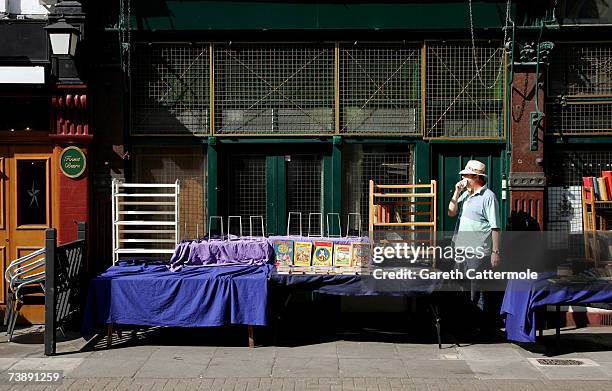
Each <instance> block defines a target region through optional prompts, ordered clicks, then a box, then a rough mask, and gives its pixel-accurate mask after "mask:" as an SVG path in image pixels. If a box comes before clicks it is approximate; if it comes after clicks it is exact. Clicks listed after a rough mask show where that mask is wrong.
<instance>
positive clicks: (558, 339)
mask: <svg viewBox="0 0 612 391" xmlns="http://www.w3.org/2000/svg"><path fill="white" fill-rule="evenodd" d="M555 317H556V318H557V327H556V330H555V348H556V349H557V352H559V343H560V342H561V306H560V305H559V304H557V305H556V306H555Z"/></svg>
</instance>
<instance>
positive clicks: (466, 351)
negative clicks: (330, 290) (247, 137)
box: [0, 328, 612, 391]
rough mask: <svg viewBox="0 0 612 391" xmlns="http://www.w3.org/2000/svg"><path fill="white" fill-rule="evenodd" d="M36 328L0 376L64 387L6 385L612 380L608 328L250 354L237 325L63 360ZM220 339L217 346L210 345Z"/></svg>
mask: <svg viewBox="0 0 612 391" xmlns="http://www.w3.org/2000/svg"><path fill="white" fill-rule="evenodd" d="M36 331H37V330H29V332H28V333H24V331H23V330H21V333H20V334H19V335H17V336H16V337H15V342H11V343H8V342H6V338H4V337H3V339H0V372H2V375H1V377H2V378H3V379H6V375H7V371H19V370H47V371H49V370H62V371H63V373H64V376H65V378H64V381H63V383H62V384H61V385H60V386H42V385H41V386H28V387H23V386H15V385H12V384H7V383H6V381H4V382H3V383H2V384H1V385H0V389H9V388H11V387H13V389H24V388H25V389H57V388H59V389H70V390H89V389H109V390H111V389H112V390H115V389H127V390H156V389H159V390H161V389H170V390H178V389H185V390H186V389H201V390H209V389H210V390H470V391H473V390H520V391H527V390H534V391H542V390H555V391H560V390H608V389H610V387H611V386H610V384H612V328H586V329H580V330H566V331H564V332H563V337H562V342H563V345H562V351H561V354H558V355H554V356H551V355H550V353H551V351H550V347H551V346H548V348H549V351H548V352H547V351H546V349H547V348H546V347H545V346H544V345H541V344H539V345H535V346H532V347H529V349H526V348H523V347H520V346H517V345H514V344H509V343H503V342H499V341H495V340H493V341H483V342H481V343H478V344H471V345H461V346H457V345H451V344H446V345H445V346H444V348H443V349H441V350H440V349H438V347H437V345H436V344H433V343H422V342H419V341H418V340H417V341H416V342H412V343H405V342H404V341H401V342H397V341H395V342H394V341H393V339H394V338H381V339H382V341H379V342H368V341H366V342H364V341H359V340H354V339H353V340H350V338H345V339H334V340H331V341H317V342H302V343H300V344H297V345H292V344H288V345H289V346H260V347H257V348H254V349H249V348H248V347H243V346H240V345H241V344H242V343H243V342H245V341H244V338H243V337H244V333H243V331H244V330H241V329H235V330H230V331H229V333H228V335H225V336H223V337H221V336H218V335H217V334H216V333H218V332H219V331H210V330H208V329H196V330H189V331H186V330H181V329H149V330H147V331H140V332H138V333H136V334H135V335H134V336H131V335H130V334H129V333H124V334H123V338H124V339H123V340H122V341H116V342H115V344H114V346H113V348H112V349H109V350H107V349H106V348H105V341H104V340H101V339H99V338H98V339H96V340H94V341H92V342H91V343H87V342H86V341H84V340H82V339H78V338H77V339H73V340H68V341H65V342H61V343H60V344H59V347H58V353H59V354H58V355H57V356H54V357H45V356H44V355H43V354H42V352H43V347H42V345H41V344H40V342H42V337H41V334H40V330H38V333H37V332H36ZM3 334H4V333H3ZM208 334H212V336H210V335H208ZM219 335H220V334H219ZM211 338H212V341H211ZM215 339H217V340H218V343H217V344H218V345H221V346H212V345H213V344H212V343H211V342H214V340H215ZM387 340H391V341H387ZM228 341H229V343H228ZM552 341H553V337H552V336H548V337H546V339H545V343H547V344H549V345H550V344H551V343H552ZM232 345H238V346H232ZM547 353H548V355H547ZM537 358H564V359H566V358H572V359H578V360H582V362H583V365H581V366H539V365H538V363H537V362H536V361H535V360H534V359H537Z"/></svg>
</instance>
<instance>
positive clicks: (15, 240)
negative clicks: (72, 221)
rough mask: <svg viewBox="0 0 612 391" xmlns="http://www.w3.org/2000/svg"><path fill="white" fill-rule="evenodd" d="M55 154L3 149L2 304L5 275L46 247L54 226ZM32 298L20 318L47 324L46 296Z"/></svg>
mask: <svg viewBox="0 0 612 391" xmlns="http://www.w3.org/2000/svg"><path fill="white" fill-rule="evenodd" d="M53 167H54V159H53V150H52V147H50V146H0V181H1V182H0V260H1V265H2V270H1V271H2V281H1V282H0V284H2V296H1V297H0V299H1V300H2V302H1V304H2V305H3V306H4V305H5V303H6V297H7V289H8V287H7V286H6V282H5V281H4V271H5V270H6V267H7V266H8V264H9V263H10V262H11V261H12V260H14V259H17V258H19V257H23V256H25V255H27V254H29V253H32V252H34V251H36V250H37V249H40V248H41V247H43V246H44V242H45V230H46V229H47V228H50V227H52V226H53V223H52V218H53V216H52V211H53V194H54V193H55V192H54V189H53V182H54V181H53V179H52V175H51V173H52V172H54V171H53ZM39 297H40V299H38V298H37V297H36V298H33V301H32V304H31V305H26V306H24V307H23V309H22V311H21V316H22V317H23V318H24V319H21V320H25V321H27V322H30V323H35V324H36V323H43V322H44V296H43V295H42V294H41V295H40V296H39Z"/></svg>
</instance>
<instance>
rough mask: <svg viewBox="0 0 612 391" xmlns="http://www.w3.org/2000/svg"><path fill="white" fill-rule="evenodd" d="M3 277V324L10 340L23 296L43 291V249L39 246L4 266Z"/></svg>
mask: <svg viewBox="0 0 612 391" xmlns="http://www.w3.org/2000/svg"><path fill="white" fill-rule="evenodd" d="M4 279H5V280H6V282H7V285H8V297H7V301H6V312H5V314H4V325H5V326H6V327H7V329H6V334H7V335H8V336H9V338H8V340H9V341H10V340H11V339H12V338H13V332H14V331H15V324H16V323H17V318H18V317H19V311H20V310H21V307H22V306H23V303H24V298H25V297H26V296H28V295H31V294H33V293H40V292H42V293H43V294H44V293H45V249H44V248H41V249H39V250H36V251H34V252H33V253H31V254H28V255H25V256H23V257H21V258H19V259H16V260H14V261H13V262H11V263H10V265H9V266H8V267H7V268H6V271H5V273H4Z"/></svg>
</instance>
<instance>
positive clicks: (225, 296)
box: [81, 264, 272, 336]
mask: <svg viewBox="0 0 612 391" xmlns="http://www.w3.org/2000/svg"><path fill="white" fill-rule="evenodd" d="M271 269H272V265H264V266H248V265H240V266H218V267H185V268H182V270H179V271H177V272H174V273H173V272H170V270H169V269H168V266H167V265H144V264H143V265H133V266H112V267H110V268H109V269H108V270H106V271H105V272H104V273H102V274H100V275H99V276H97V277H95V278H94V279H92V280H91V283H90V285H89V291H88V295H87V301H86V304H85V311H84V314H83V325H82V329H81V332H82V333H83V335H84V336H91V335H93V333H94V332H95V329H96V328H97V327H98V326H100V325H104V324H108V323H116V324H130V325H144V326H170V327H208V326H222V325H228V324H242V325H258V326H265V325H267V324H268V318H267V301H268V276H269V274H270V271H271Z"/></svg>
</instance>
